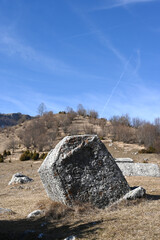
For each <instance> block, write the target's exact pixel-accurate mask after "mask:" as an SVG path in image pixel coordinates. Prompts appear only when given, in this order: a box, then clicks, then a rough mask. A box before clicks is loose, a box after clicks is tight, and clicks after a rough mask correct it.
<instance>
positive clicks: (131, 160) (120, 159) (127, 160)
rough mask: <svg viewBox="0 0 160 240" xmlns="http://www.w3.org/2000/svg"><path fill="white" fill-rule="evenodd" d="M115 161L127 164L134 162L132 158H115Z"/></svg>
mask: <svg viewBox="0 0 160 240" xmlns="http://www.w3.org/2000/svg"><path fill="white" fill-rule="evenodd" d="M115 161H116V162H123V163H126V162H131V163H132V162H133V159H132V158H115Z"/></svg>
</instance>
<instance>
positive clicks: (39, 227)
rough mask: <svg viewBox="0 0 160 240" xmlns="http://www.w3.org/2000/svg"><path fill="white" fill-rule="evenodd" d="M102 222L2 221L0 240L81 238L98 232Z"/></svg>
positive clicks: (0, 222) (0, 224) (0, 223)
mask: <svg viewBox="0 0 160 240" xmlns="http://www.w3.org/2000/svg"><path fill="white" fill-rule="evenodd" d="M101 222H102V221H96V222H88V223H82V221H78V222H74V223H64V225H62V224H61V225H60V224H58V222H46V220H45V219H40V220H36V221H29V220H17V221H16V220H11V221H7V220H2V221H0V240H33V239H34V240H36V239H43V240H51V239H52V240H53V239H54V240H60V239H65V238H66V237H69V236H71V235H74V236H77V238H83V237H85V236H86V235H87V234H93V233H94V232H96V230H98V226H99V224H100V223H101Z"/></svg>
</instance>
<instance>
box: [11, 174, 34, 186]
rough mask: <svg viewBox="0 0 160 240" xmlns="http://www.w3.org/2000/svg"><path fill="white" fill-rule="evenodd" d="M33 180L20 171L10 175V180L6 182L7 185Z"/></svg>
mask: <svg viewBox="0 0 160 240" xmlns="http://www.w3.org/2000/svg"><path fill="white" fill-rule="evenodd" d="M31 181H33V179H32V178H29V177H27V176H25V175H23V174H21V173H16V174H14V175H13V176H12V179H11V181H10V182H9V183H8V185H12V184H18V183H20V184H21V183H27V182H31Z"/></svg>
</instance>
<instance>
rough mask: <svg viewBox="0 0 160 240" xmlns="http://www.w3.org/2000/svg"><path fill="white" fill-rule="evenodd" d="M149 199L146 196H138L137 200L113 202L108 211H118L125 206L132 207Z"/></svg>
mask: <svg viewBox="0 0 160 240" xmlns="http://www.w3.org/2000/svg"><path fill="white" fill-rule="evenodd" d="M146 201H147V200H146V199H145V198H137V199H135V200H121V201H118V202H116V203H113V204H112V205H111V206H109V207H108V208H107V209H108V211H117V210H122V209H125V208H130V207H133V206H136V205H139V204H141V203H145V202H146Z"/></svg>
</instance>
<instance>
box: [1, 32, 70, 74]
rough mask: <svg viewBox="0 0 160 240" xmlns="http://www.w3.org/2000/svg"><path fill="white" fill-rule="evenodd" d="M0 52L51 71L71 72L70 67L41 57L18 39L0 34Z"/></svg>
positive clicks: (52, 59)
mask: <svg viewBox="0 0 160 240" xmlns="http://www.w3.org/2000/svg"><path fill="white" fill-rule="evenodd" d="M0 46H1V49H0V51H1V52H3V53H5V54H7V55H9V56H13V55H15V56H18V57H20V58H21V59H23V60H24V61H28V62H32V63H33V62H35V63H38V64H40V65H43V67H45V68H47V69H50V70H51V71H54V72H56V71H61V72H67V71H71V68H70V66H68V65H67V64H65V63H63V62H62V61H60V60H58V59H54V58H49V57H47V56H44V55H42V54H41V53H39V52H38V51H36V50H35V49H34V48H32V47H30V46H27V45H25V44H24V43H22V42H21V41H20V40H19V39H17V38H15V37H11V36H9V35H8V34H7V33H3V32H2V33H1V34H0Z"/></svg>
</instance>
